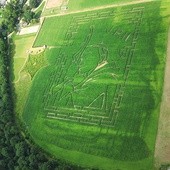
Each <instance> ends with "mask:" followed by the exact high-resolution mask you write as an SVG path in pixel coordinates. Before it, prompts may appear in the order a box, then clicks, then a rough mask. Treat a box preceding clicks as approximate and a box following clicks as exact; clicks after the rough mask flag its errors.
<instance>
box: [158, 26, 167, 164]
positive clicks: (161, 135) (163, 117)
mask: <svg viewBox="0 0 170 170" xmlns="http://www.w3.org/2000/svg"><path fill="white" fill-rule="evenodd" d="M169 141H170V29H169V35H168V47H167V61H166V68H165V77H164V89H163V96H162V103H161V110H160V119H159V128H158V135H157V142H156V149H155V158H156V166H159V165H160V164H162V163H168V162H170V142H169Z"/></svg>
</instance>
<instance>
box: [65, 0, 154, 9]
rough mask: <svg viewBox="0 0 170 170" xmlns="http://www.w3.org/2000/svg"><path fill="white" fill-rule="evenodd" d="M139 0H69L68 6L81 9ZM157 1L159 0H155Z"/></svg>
mask: <svg viewBox="0 0 170 170" xmlns="http://www.w3.org/2000/svg"><path fill="white" fill-rule="evenodd" d="M132 1H134V2H135V1H138V0H105V1H103V0H93V1H91V0H78V1H77V0H69V3H68V8H69V10H81V9H86V8H93V7H99V6H103V5H112V4H117V3H125V2H132ZM155 1H157V0H155Z"/></svg>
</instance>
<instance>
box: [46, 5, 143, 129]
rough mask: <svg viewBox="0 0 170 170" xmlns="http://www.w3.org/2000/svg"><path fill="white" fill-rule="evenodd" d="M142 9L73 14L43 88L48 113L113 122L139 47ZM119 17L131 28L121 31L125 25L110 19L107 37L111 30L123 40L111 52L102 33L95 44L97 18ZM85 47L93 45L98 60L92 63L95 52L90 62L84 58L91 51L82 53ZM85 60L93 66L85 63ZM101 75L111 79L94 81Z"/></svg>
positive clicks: (92, 121) (112, 124)
mask: <svg viewBox="0 0 170 170" xmlns="http://www.w3.org/2000/svg"><path fill="white" fill-rule="evenodd" d="M143 13H144V7H136V8H135V7H134V8H132V9H129V10H124V11H122V12H121V13H119V14H115V12H114V10H111V9H110V10H107V11H104V12H100V11H98V12H93V13H90V14H85V15H79V16H75V17H72V20H71V22H70V26H69V28H68V30H67V32H66V34H65V38H64V40H63V45H62V47H63V48H61V49H60V52H59V54H57V57H56V61H55V67H56V69H55V71H54V72H52V73H51V75H50V78H49V83H48V84H47V86H46V88H45V90H44V95H43V103H44V111H45V112H46V116H47V118H52V119H58V120H64V121H70V122H72V121H73V122H77V123H82V124H87V125H88V124H89V125H96V126H101V127H111V128H114V127H115V126H116V122H117V119H118V117H119V114H120V113H119V112H120V108H121V103H122V99H123V96H124V93H126V91H125V88H126V83H127V81H128V77H129V74H130V69H131V65H132V60H133V58H134V56H135V51H136V50H137V48H136V44H137V40H138V38H139V34H140V25H141V22H142V17H143ZM117 17H121V18H123V22H124V25H125V26H126V27H127V26H128V27H129V30H128V31H124V30H123V27H122V28H121V27H119V26H118V27H117V26H114V25H113V26H111V27H106V28H103V29H104V33H103V34H104V36H105V37H106V38H107V37H109V36H110V37H111V38H112V39H113V41H114V39H115V41H119V42H120V43H121V44H123V46H121V47H118V49H116V51H115V54H111V53H110V51H109V50H110V49H109V47H110V44H109V45H107V40H106V38H105V37H104V36H103V37H101V40H100V42H97V43H96V42H95V44H93V42H91V41H92V39H93V37H95V36H97V34H96V33H95V29H96V25H95V22H100V23H102V20H103V19H106V20H107V19H113V20H115V19H116V18H117ZM84 25H85V26H86V28H87V30H86V32H87V33H86V36H85V37H84V40H83V42H82V43H81V44H80V47H79V49H78V50H77V51H76V52H75V53H74V54H73V55H72V56H69V55H68V54H67V53H66V52H65V50H66V51H67V50H69V48H74V38H75V35H76V34H79V31H81V27H84ZM102 31H103V30H102ZM111 45H112V44H111ZM110 48H113V47H110ZM89 49H91V50H97V56H96V58H97V61H94V63H93V58H92V60H91V61H90V60H89V61H87V62H88V63H86V62H84V60H88V59H85V58H87V57H89V58H90V57H91V56H86V50H87V51H88V50H89ZM89 62H91V63H90V64H91V65H92V66H91V68H88V64H89ZM86 65H87V66H86ZM100 79H102V80H103V81H105V79H106V80H110V83H108V84H107V83H105V84H104V85H101V84H98V83H95V82H97V81H98V80H100ZM80 98H81V99H80Z"/></svg>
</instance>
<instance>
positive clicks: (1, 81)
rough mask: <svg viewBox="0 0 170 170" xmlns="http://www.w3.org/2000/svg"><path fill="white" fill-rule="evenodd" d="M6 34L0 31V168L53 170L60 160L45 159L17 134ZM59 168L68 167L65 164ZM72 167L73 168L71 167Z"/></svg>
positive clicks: (27, 139) (26, 140)
mask: <svg viewBox="0 0 170 170" xmlns="http://www.w3.org/2000/svg"><path fill="white" fill-rule="evenodd" d="M9 50H10V48H9V44H8V41H7V34H6V35H4V33H3V34H2V32H0V63H1V64H0V85H1V88H0V136H1V139H0V169H2V170H3V169H9V170H13V169H15V170H20V169H51V170H53V169H55V167H59V166H60V165H59V164H60V162H56V161H53V160H52V159H51V160H49V159H48V158H47V157H46V156H45V155H44V154H43V153H42V152H41V150H40V149H39V148H37V147H35V146H34V145H33V142H32V140H31V138H30V137H29V135H28V134H27V137H26V139H25V137H24V136H23V135H21V133H20V131H21V129H19V128H18V125H17V123H18V122H17V123H16V119H15V117H14V114H13V109H14V105H13V101H12V93H11V91H12V90H11V83H10V75H9V67H10V60H11V58H10V57H11V56H10V55H9V54H10V53H9V52H10V51H9ZM62 167H66V168H68V166H67V165H62ZM73 169H74V168H73Z"/></svg>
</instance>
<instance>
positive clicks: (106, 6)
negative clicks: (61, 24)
mask: <svg viewBox="0 0 170 170" xmlns="http://www.w3.org/2000/svg"><path fill="white" fill-rule="evenodd" d="M154 1H155V0H138V1H135V2H134V1H132V2H125V3H117V4H112V5H103V6H99V7H95V8H87V9H84V10H77V11H72V12H68V13H61V14H54V15H49V16H45V17H46V18H50V17H54V16H63V15H71V14H77V13H81V12H88V11H96V10H100V9H106V8H116V7H121V6H128V5H135V4H141V3H148V2H154ZM156 1H157V0H156Z"/></svg>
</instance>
